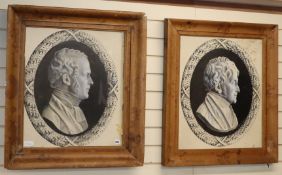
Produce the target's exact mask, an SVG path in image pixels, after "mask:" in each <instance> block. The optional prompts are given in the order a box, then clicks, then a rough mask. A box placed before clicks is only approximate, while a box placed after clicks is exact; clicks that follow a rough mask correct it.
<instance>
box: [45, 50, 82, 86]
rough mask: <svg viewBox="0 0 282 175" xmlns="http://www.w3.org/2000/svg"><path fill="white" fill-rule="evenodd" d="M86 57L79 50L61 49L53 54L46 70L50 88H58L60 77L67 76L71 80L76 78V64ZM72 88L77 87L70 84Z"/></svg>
mask: <svg viewBox="0 0 282 175" xmlns="http://www.w3.org/2000/svg"><path fill="white" fill-rule="evenodd" d="M81 59H86V60H87V56H86V55H85V54H84V53H82V52H81V51H79V50H74V49H69V48H63V49H60V50H58V51H56V52H55V54H54V58H53V59H52V61H51V63H50V66H49V69H48V80H49V82H50V86H51V87H52V88H60V86H61V85H62V76H63V75H64V74H67V75H69V77H72V78H73V79H76V77H77V76H78V70H79V68H78V62H79V60H81ZM72 86H77V85H74V84H72Z"/></svg>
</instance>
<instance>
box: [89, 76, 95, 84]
mask: <svg viewBox="0 0 282 175" xmlns="http://www.w3.org/2000/svg"><path fill="white" fill-rule="evenodd" d="M88 82H89V84H91V85H92V84H93V83H94V82H93V80H92V78H91V77H89V81H88Z"/></svg>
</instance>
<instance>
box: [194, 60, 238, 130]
mask: <svg viewBox="0 0 282 175" xmlns="http://www.w3.org/2000/svg"><path fill="white" fill-rule="evenodd" d="M238 76H239V70H238V69H237V67H236V65H235V64H234V62H233V61H231V60H229V59H228V58H227V57H222V56H220V57H216V58H213V59H211V60H210V61H209V62H208V64H207V66H206V68H205V70H204V77H203V82H204V86H205V88H206V91H207V94H206V97H205V99H204V101H203V102H202V103H201V105H200V106H199V107H198V109H197V111H196V114H197V115H196V116H197V118H198V119H199V120H200V121H201V122H202V123H203V124H204V125H205V126H206V127H207V128H208V129H210V130H212V131H215V132H220V133H225V132H229V131H232V130H234V129H236V127H237V126H238V120H237V116H236V114H235V113H234V111H233V108H232V106H231V104H235V103H236V102H237V95H238V93H239V92H240V88H239V86H238Z"/></svg>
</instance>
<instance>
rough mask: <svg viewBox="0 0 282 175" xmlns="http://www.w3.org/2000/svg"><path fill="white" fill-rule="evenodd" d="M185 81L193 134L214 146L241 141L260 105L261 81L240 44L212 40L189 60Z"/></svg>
mask: <svg viewBox="0 0 282 175" xmlns="http://www.w3.org/2000/svg"><path fill="white" fill-rule="evenodd" d="M188 60H189V61H188V62H187V64H186V66H185V68H184V71H183V75H182V80H181V92H180V93H181V94H180V95H181V97H180V100H181V107H182V112H183V115H184V117H185V120H186V121H187V124H188V125H189V127H190V129H191V130H192V132H193V133H194V134H195V135H196V136H197V137H198V138H199V139H200V140H202V141H203V142H205V143H207V144H209V145H212V146H218V147H220V146H226V145H230V144H232V143H234V142H235V141H236V140H238V139H239V138H240V137H241V136H242V135H244V133H245V132H246V131H247V130H248V128H249V127H250V126H251V123H252V121H253V120H254V118H255V116H256V113H257V111H258V109H259V105H260V98H259V94H260V80H259V77H258V73H257V71H256V68H255V67H254V66H253V63H252V62H251V61H250V60H251V59H250V56H249V55H248V54H247V52H246V51H245V50H244V49H242V48H241V47H240V46H239V45H238V44H237V43H236V42H234V41H232V40H229V39H222V38H220V39H211V40H208V41H206V42H205V43H203V44H202V45H200V47H198V48H197V49H196V50H195V51H194V52H193V54H192V55H191V56H190V58H189V59H188Z"/></svg>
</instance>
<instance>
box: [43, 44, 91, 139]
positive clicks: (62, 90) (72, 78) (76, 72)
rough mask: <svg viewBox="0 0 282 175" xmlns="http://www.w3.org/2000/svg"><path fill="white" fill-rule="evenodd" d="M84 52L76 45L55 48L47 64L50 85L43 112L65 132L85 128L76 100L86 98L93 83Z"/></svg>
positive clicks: (59, 129) (50, 124)
mask: <svg viewBox="0 0 282 175" xmlns="http://www.w3.org/2000/svg"><path fill="white" fill-rule="evenodd" d="M90 75H91V69H90V65H89V61H88V59H87V56H86V55H85V54H84V53H83V52H81V51H79V50H75V49H69V48H63V49H60V50H58V51H56V52H55V54H54V57H53V58H52V60H51V63H50V65H49V68H48V81H49V84H50V87H51V88H52V89H53V92H52V95H51V98H50V101H49V104H48V105H47V106H46V107H44V110H43V112H42V116H43V118H44V120H45V121H46V122H47V123H48V124H49V126H52V128H55V130H57V131H59V132H61V133H63V134H68V135H75V134H79V133H81V132H83V131H85V130H86V129H87V128H88V123H87V121H86V118H85V116H84V113H83V111H82V110H81V109H80V107H79V104H80V102H81V101H82V100H85V99H87V98H88V96H89V94H88V92H89V90H90V87H91V85H93V80H92V78H91V76H90Z"/></svg>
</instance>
